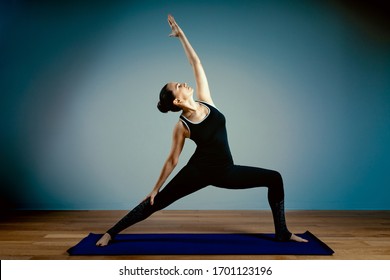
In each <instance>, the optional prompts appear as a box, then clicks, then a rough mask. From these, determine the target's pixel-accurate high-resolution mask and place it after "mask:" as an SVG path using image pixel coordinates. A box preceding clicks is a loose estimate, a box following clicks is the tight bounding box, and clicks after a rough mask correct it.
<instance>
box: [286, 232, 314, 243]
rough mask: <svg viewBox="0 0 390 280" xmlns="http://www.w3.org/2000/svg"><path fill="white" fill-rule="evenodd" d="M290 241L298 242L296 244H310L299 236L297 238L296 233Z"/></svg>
mask: <svg viewBox="0 0 390 280" xmlns="http://www.w3.org/2000/svg"><path fill="white" fill-rule="evenodd" d="M290 240H292V241H296V242H309V241H307V240H306V239H303V238H301V237H299V236H296V235H295V234H294V233H293V234H292V235H291V237H290Z"/></svg>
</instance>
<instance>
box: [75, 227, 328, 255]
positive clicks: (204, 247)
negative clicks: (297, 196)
mask: <svg viewBox="0 0 390 280" xmlns="http://www.w3.org/2000/svg"><path fill="white" fill-rule="evenodd" d="M297 235H298V236H301V237H303V238H305V239H307V240H309V242H308V243H299V242H294V241H288V242H277V241H275V240H274V234H264V233H260V234H238V233H234V234H233V233H231V234H230V233H229V234H203V233H202V234H195V233H191V234H189V233H174V234H171V233H169V234H168V233H167V234H119V235H117V236H116V238H115V240H114V241H112V242H111V243H110V244H109V245H108V246H105V247H98V246H96V245H95V244H96V242H97V241H98V240H99V239H100V237H101V236H102V234H94V233H90V234H89V235H88V236H87V237H85V238H84V239H83V240H81V241H80V242H79V243H78V244H77V245H75V246H74V247H72V248H70V249H69V250H68V253H69V254H70V255H332V254H333V253H334V251H333V250H332V249H331V248H329V247H328V246H327V245H326V244H325V243H323V242H322V241H321V240H319V239H318V238H317V237H315V236H314V235H313V234H312V233H310V232H308V231H306V232H305V233H303V234H297Z"/></svg>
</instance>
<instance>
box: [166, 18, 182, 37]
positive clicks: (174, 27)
mask: <svg viewBox="0 0 390 280" xmlns="http://www.w3.org/2000/svg"><path fill="white" fill-rule="evenodd" d="M168 23H169V26H170V27H171V29H172V32H171V34H169V37H179V36H180V35H181V34H183V31H182V30H181V28H180V27H179V25H178V24H177V23H176V21H175V19H174V18H173V16H171V15H168Z"/></svg>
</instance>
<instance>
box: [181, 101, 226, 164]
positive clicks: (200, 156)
mask: <svg viewBox="0 0 390 280" xmlns="http://www.w3.org/2000/svg"><path fill="white" fill-rule="evenodd" d="M199 103H201V104H203V105H204V106H206V107H207V108H208V110H209V113H208V114H207V115H206V117H205V118H204V119H203V120H202V121H201V122H198V123H195V122H192V121H190V120H188V119H187V118H186V117H184V116H183V115H180V120H181V121H182V122H183V123H184V124H185V126H186V127H187V128H188V130H189V131H190V139H192V140H193V141H194V142H195V144H196V150H195V153H194V154H193V155H192V157H191V158H190V160H189V162H188V163H191V164H196V165H198V166H200V167H226V166H229V165H231V164H233V158H232V155H231V153H230V148H229V143H228V138H227V131H226V119H225V116H224V115H223V114H222V113H221V112H220V111H219V110H218V109H217V108H215V107H214V106H212V105H210V104H207V103H205V102H199Z"/></svg>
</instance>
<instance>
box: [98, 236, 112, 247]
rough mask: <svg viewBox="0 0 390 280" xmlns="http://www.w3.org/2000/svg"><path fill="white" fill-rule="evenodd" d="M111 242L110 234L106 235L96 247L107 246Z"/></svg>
mask: <svg viewBox="0 0 390 280" xmlns="http://www.w3.org/2000/svg"><path fill="white" fill-rule="evenodd" d="M110 241H111V235H109V234H108V233H105V234H104V235H103V236H102V237H101V238H100V239H99V241H98V242H96V246H102V247H103V246H107V245H108V243H109V242H110Z"/></svg>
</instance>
